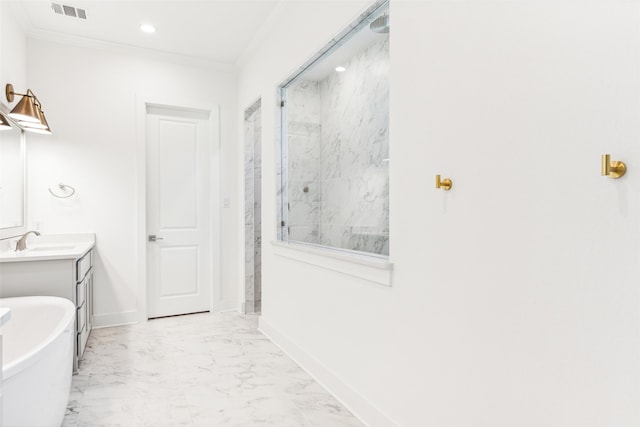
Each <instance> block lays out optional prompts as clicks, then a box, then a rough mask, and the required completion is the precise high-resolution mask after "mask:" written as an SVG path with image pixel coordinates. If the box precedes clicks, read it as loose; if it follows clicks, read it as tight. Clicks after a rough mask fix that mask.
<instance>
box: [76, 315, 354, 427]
mask: <svg viewBox="0 0 640 427" xmlns="http://www.w3.org/2000/svg"><path fill="white" fill-rule="evenodd" d="M257 324H258V316H255V315H240V314H237V313H217V314H210V313H205V314H194V315H189V316H178V317H168V318H162V319H155V320H151V321H149V322H146V323H143V324H137V325H127V326H118V327H113V328H105V329H96V330H94V331H93V332H92V333H91V336H90V338H89V342H88V344H87V349H86V350H85V354H84V358H83V360H82V362H81V364H80V370H79V372H78V374H77V375H74V377H73V382H72V386H71V395H70V397H69V404H68V407H67V412H66V415H65V418H64V423H63V427H90V426H123V427H137V426H141V427H146V426H191V427H200V426H202V427H213V426H216V427H217V426H221V427H227V426H228V427H236V426H237V427H251V426H261V427H265V426H275V427H306V426H309V427H356V426H362V425H363V424H362V423H361V422H360V421H358V420H357V419H356V418H355V417H354V416H353V415H352V414H351V413H350V412H349V411H348V410H347V409H346V408H345V407H344V406H342V405H341V404H340V403H339V402H338V401H336V400H335V399H334V398H333V397H332V396H331V395H330V394H329V393H327V392H326V390H324V389H323V388H322V387H321V386H320V385H319V384H318V383H316V382H315V381H314V380H313V379H312V378H311V377H310V376H309V375H308V374H307V373H306V372H304V371H303V370H302V369H301V368H300V367H299V366H298V365H296V364H295V363H294V362H293V361H292V360H291V359H289V358H288V357H287V356H286V355H285V354H284V353H283V352H282V351H281V350H280V349H279V348H278V347H276V346H275V345H274V344H273V343H271V341H269V340H268V339H267V338H266V337H265V336H264V335H262V334H261V333H260V332H259V331H258V330H257Z"/></svg>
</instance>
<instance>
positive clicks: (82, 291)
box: [76, 276, 90, 307]
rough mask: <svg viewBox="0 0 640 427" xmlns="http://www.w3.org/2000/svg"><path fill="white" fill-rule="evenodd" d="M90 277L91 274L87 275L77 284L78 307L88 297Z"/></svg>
mask: <svg viewBox="0 0 640 427" xmlns="http://www.w3.org/2000/svg"><path fill="white" fill-rule="evenodd" d="M89 277H90V276H86V277H85V278H84V280H83V281H82V282H80V283H78V284H77V285H76V307H80V306H81V305H82V304H84V302H85V300H86V299H87V285H88V282H89Z"/></svg>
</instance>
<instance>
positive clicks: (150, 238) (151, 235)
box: [149, 234, 163, 242]
mask: <svg viewBox="0 0 640 427" xmlns="http://www.w3.org/2000/svg"><path fill="white" fill-rule="evenodd" d="M156 240H163V239H162V237H157V236H156V235H155V234H149V241H150V242H155V241H156Z"/></svg>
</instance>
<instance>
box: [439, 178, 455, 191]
mask: <svg viewBox="0 0 640 427" xmlns="http://www.w3.org/2000/svg"><path fill="white" fill-rule="evenodd" d="M451 187H453V182H451V180H450V179H449V178H445V179H443V180H442V181H440V175H436V188H442V189H443V190H444V191H449V190H451Z"/></svg>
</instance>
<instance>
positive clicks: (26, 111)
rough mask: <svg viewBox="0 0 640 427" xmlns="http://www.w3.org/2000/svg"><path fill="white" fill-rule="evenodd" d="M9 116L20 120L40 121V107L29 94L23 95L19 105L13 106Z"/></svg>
mask: <svg viewBox="0 0 640 427" xmlns="http://www.w3.org/2000/svg"><path fill="white" fill-rule="evenodd" d="M9 117H11V118H12V119H16V120H18V121H20V122H38V121H39V120H38V108H37V107H36V105H35V103H34V102H33V99H31V97H30V96H29V95H25V96H23V97H22V99H21V100H20V102H18V105H16V106H15V107H13V110H11V112H10V113H9Z"/></svg>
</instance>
